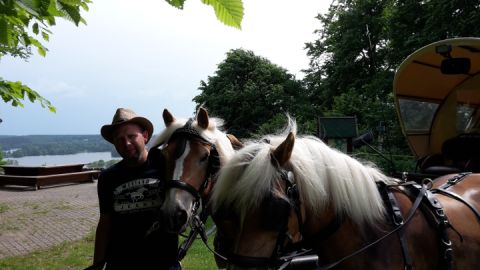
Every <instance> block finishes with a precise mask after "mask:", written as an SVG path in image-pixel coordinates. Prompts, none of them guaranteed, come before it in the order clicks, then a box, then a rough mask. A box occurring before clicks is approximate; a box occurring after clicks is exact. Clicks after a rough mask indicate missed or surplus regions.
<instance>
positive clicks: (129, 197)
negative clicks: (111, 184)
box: [113, 178, 161, 213]
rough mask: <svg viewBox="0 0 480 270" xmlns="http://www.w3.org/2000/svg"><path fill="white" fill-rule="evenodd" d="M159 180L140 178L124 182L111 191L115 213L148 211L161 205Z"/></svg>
mask: <svg viewBox="0 0 480 270" xmlns="http://www.w3.org/2000/svg"><path fill="white" fill-rule="evenodd" d="M159 184H160V180H159V179H155V178H142V179H135V180H132V181H129V182H126V183H124V184H122V185H120V186H118V187H116V188H115V189H114V190H113V196H114V198H113V199H114V202H113V207H114V210H115V211H116V212H119V213H122V212H123V213H125V212H132V211H142V210H150V208H154V207H158V206H160V204H161V201H160V193H159V189H158V186H159Z"/></svg>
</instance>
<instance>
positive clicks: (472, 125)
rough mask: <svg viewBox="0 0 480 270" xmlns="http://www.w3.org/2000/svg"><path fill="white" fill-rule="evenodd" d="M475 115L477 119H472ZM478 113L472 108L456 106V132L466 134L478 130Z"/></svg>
mask: <svg viewBox="0 0 480 270" xmlns="http://www.w3.org/2000/svg"><path fill="white" fill-rule="evenodd" d="M474 115H477V117H475V118H474V117H473V116H474ZM478 124H479V123H478V112H477V110H474V108H472V107H468V106H462V105H460V106H458V107H457V130H458V131H459V132H460V133H466V132H470V131H473V130H475V129H478V128H479V127H478Z"/></svg>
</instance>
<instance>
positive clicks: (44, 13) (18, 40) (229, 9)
mask: <svg viewBox="0 0 480 270" xmlns="http://www.w3.org/2000/svg"><path fill="white" fill-rule="evenodd" d="M185 1H186V0H166V2H167V3H169V4H170V5H172V6H174V7H177V8H180V9H182V8H183V5H184V3H185ZM201 1H202V3H204V4H206V5H210V6H212V7H213V9H214V10H215V15H216V16H217V18H218V20H220V21H221V22H223V23H224V24H226V25H229V26H232V27H236V28H239V29H240V28H241V22H242V19H243V2H242V0H201ZM90 3H91V0H0V60H1V58H2V57H3V56H5V55H11V56H13V57H19V58H22V59H28V58H29V57H30V56H31V55H32V47H33V48H36V50H37V52H38V54H39V55H41V56H45V55H46V53H47V51H48V49H47V48H46V47H45V46H44V45H43V44H42V42H40V40H39V39H40V38H39V37H41V39H42V40H43V41H46V42H48V40H49V39H50V34H52V31H51V30H50V27H51V26H53V25H55V23H56V20H57V19H58V18H62V19H66V20H69V21H71V22H73V23H74V24H75V25H76V26H78V25H79V24H80V23H83V24H86V22H85V19H84V18H83V17H82V15H81V10H82V9H83V10H84V11H88V4H90ZM0 97H1V98H2V100H3V101H4V102H5V103H10V104H11V105H12V106H14V107H17V106H20V107H23V106H24V105H23V101H24V100H25V99H26V98H28V100H30V101H31V102H35V101H37V102H39V103H40V105H41V106H42V107H44V108H45V107H46V108H48V109H49V110H50V111H52V112H55V107H54V106H53V105H52V104H51V103H50V101H48V100H47V99H45V98H44V97H42V96H41V95H40V94H39V93H38V92H37V91H35V90H33V89H31V88H29V87H28V86H26V85H24V84H22V83H21V82H18V81H17V82H11V81H8V80H4V79H3V78H2V77H0Z"/></svg>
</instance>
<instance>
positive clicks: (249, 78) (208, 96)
mask: <svg viewBox="0 0 480 270" xmlns="http://www.w3.org/2000/svg"><path fill="white" fill-rule="evenodd" d="M200 84H201V85H200V87H199V90H200V91H202V92H201V93H200V94H199V95H197V96H196V97H194V98H193V100H194V101H195V102H196V103H197V105H198V106H200V105H204V106H206V107H207V108H208V109H209V111H210V113H212V114H213V115H215V116H218V117H221V118H223V119H224V120H225V121H226V123H225V127H226V128H227V129H228V131H229V132H232V133H233V134H235V135H236V136H238V137H248V136H251V135H253V134H255V133H257V132H259V130H260V132H268V131H270V130H272V129H274V128H278V125H284V124H285V121H278V119H279V118H282V117H285V113H286V112H289V113H290V114H292V115H293V116H296V112H298V111H300V110H301V109H302V108H303V106H305V104H307V102H306V99H307V98H308V95H304V93H305V89H304V87H303V86H302V84H301V83H300V82H299V81H298V80H296V79H295V78H294V76H293V75H291V74H289V73H288V72H287V71H286V70H285V69H283V68H281V67H279V66H277V65H275V64H272V63H271V62H270V61H269V60H267V59H265V58H262V57H260V56H256V55H255V54H254V53H253V52H252V51H246V50H243V49H236V50H231V51H230V52H228V53H227V57H226V59H225V60H224V61H223V62H222V63H220V64H219V65H218V69H217V71H216V73H215V75H214V76H209V77H208V81H207V82H204V81H201V83H200ZM260 127H261V129H260Z"/></svg>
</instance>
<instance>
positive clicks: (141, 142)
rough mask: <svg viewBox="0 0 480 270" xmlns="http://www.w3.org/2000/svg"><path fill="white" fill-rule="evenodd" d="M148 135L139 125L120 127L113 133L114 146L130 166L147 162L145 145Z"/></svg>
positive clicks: (131, 124) (130, 124)
mask: <svg viewBox="0 0 480 270" xmlns="http://www.w3.org/2000/svg"><path fill="white" fill-rule="evenodd" d="M147 141H148V133H147V131H146V130H144V131H142V128H141V127H140V126H138V125H137V124H133V123H127V124H123V125H120V126H119V127H117V128H116V129H115V130H114V132H113V144H114V145H115V149H117V152H118V153H119V154H120V156H121V157H122V158H123V159H124V160H125V161H126V162H127V163H130V164H139V163H143V162H144V161H145V160H144V159H145V157H146V155H145V153H144V152H145V151H146V150H145V144H146V143H147Z"/></svg>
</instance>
